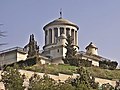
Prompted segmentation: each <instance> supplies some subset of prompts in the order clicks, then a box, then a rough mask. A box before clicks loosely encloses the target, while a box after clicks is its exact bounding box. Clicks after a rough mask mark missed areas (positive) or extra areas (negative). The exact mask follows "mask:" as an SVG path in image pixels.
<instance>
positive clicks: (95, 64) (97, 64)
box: [82, 56, 99, 66]
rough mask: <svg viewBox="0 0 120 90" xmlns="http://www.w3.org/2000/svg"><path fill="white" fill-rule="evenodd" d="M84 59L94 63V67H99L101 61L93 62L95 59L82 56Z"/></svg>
mask: <svg viewBox="0 0 120 90" xmlns="http://www.w3.org/2000/svg"><path fill="white" fill-rule="evenodd" d="M82 59H85V60H86V59H88V60H89V61H92V65H94V66H99V61H95V60H93V59H90V58H86V57H84V56H82Z"/></svg>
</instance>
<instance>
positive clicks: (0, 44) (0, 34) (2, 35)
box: [0, 24, 7, 46]
mask: <svg viewBox="0 0 120 90" xmlns="http://www.w3.org/2000/svg"><path fill="white" fill-rule="evenodd" d="M2 25H3V24H0V26H2ZM5 33H6V32H5V31H2V30H0V38H2V37H6V35H5ZM6 44H7V43H0V46H2V45H6Z"/></svg>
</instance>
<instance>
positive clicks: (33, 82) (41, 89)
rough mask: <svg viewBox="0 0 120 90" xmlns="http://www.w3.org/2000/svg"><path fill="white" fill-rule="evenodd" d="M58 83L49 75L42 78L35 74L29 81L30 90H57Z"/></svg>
mask: <svg viewBox="0 0 120 90" xmlns="http://www.w3.org/2000/svg"><path fill="white" fill-rule="evenodd" d="M55 83H56V82H55V81H54V80H53V79H52V78H50V77H49V76H48V75H44V76H43V78H41V77H40V76H39V75H37V74H34V75H33V76H32V77H31V78H30V79H29V88H28V90H57V89H55V85H56V84H55Z"/></svg>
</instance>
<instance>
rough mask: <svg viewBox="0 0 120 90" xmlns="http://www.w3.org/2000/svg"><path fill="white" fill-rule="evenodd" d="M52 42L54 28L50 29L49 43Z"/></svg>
mask: <svg viewBox="0 0 120 90" xmlns="http://www.w3.org/2000/svg"><path fill="white" fill-rule="evenodd" d="M51 43H52V29H49V44H51Z"/></svg>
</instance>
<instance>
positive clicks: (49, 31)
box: [42, 17, 79, 63]
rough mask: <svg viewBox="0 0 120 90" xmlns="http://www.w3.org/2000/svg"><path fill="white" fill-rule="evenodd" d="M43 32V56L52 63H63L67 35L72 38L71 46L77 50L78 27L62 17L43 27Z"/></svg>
mask: <svg viewBox="0 0 120 90" xmlns="http://www.w3.org/2000/svg"><path fill="white" fill-rule="evenodd" d="M43 30H44V32H45V45H44V47H43V50H44V51H43V54H42V55H44V56H47V57H49V58H51V59H52V63H63V60H62V58H64V57H65V54H66V48H65V45H66V43H67V42H66V38H67V36H68V35H70V36H72V38H73V45H74V46H75V48H77V50H78V30H79V27H78V26H77V25H76V24H74V23H72V22H70V21H69V20H67V19H64V18H62V17H60V18H58V19H55V20H54V21H52V22H50V23H48V24H47V25H45V26H44V27H43Z"/></svg>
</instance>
